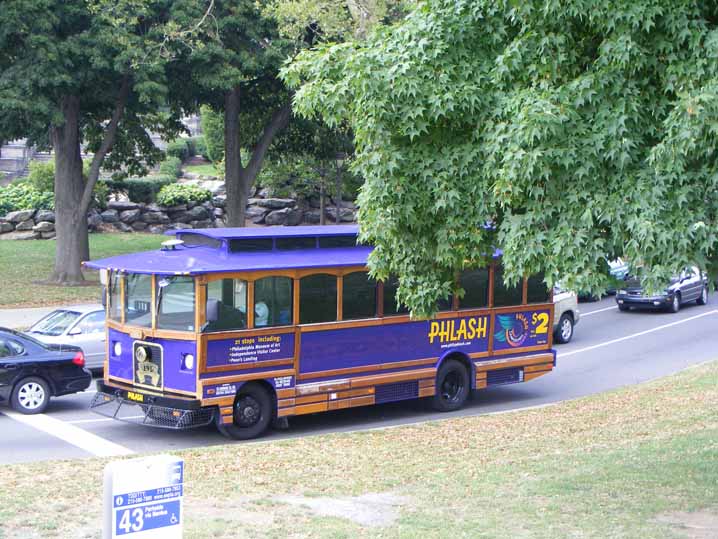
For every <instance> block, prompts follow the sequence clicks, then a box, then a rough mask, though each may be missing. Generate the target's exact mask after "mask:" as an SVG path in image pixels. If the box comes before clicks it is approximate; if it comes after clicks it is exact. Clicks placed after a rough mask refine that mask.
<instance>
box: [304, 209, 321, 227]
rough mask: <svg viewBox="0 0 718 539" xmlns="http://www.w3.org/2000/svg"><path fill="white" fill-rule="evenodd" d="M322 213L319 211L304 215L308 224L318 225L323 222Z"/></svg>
mask: <svg viewBox="0 0 718 539" xmlns="http://www.w3.org/2000/svg"><path fill="white" fill-rule="evenodd" d="M320 218H321V212H320V211H319V210H312V211H308V212H305V213H304V220H305V221H306V222H307V223H310V224H313V225H318V224H319V221H320V220H321V219H320Z"/></svg>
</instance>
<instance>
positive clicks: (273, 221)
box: [264, 208, 292, 225]
mask: <svg viewBox="0 0 718 539" xmlns="http://www.w3.org/2000/svg"><path fill="white" fill-rule="evenodd" d="M291 211H292V210H291V209H290V208H282V209H281V210H274V211H270V212H269V213H268V214H267V216H266V217H265V218H264V223H265V224H267V225H285V224H287V219H288V218H289V214H290V213H291Z"/></svg>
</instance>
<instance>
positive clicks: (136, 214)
mask: <svg viewBox="0 0 718 539" xmlns="http://www.w3.org/2000/svg"><path fill="white" fill-rule="evenodd" d="M140 215H142V210H140V209H139V208H135V209H133V210H124V211H122V212H120V221H122V222H123V223H127V224H128V225H130V224H132V223H134V222H135V221H137V220H138V219H139V218H140Z"/></svg>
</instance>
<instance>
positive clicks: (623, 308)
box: [618, 303, 628, 312]
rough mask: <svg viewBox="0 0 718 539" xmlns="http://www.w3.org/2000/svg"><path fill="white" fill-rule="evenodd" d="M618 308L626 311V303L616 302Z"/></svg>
mask: <svg viewBox="0 0 718 539" xmlns="http://www.w3.org/2000/svg"><path fill="white" fill-rule="evenodd" d="M618 310H619V311H623V312H626V311H627V310H628V305H623V304H622V303H619V304H618Z"/></svg>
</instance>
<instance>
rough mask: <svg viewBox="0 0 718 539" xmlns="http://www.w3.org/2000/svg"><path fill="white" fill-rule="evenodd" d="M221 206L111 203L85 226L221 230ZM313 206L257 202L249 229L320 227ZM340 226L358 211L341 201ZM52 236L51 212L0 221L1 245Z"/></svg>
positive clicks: (218, 202)
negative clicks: (2, 243) (296, 226)
mask: <svg viewBox="0 0 718 539" xmlns="http://www.w3.org/2000/svg"><path fill="white" fill-rule="evenodd" d="M225 201H226V197H225V196H224V195H222V194H219V195H216V196H214V197H213V198H212V200H211V201H209V202H204V203H202V204H192V203H190V204H182V205H179V206H173V207H164V206H158V205H157V204H138V203H135V202H130V201H122V200H112V201H110V202H109V203H108V204H107V209H106V210H105V211H103V212H100V211H98V210H95V209H93V210H90V213H88V215H87V224H88V226H89V228H90V230H91V231H94V232H150V233H154V234H161V233H163V232H165V231H166V230H172V229H180V228H213V227H223V226H225V210H224V208H225ZM314 202H315V201H312V203H309V202H304V201H301V202H298V201H296V200H294V199H291V198H272V197H269V196H266V197H261V196H260V197H256V198H250V199H249V201H248V205H247V215H246V217H247V224H250V223H251V224H254V225H267V226H274V225H287V226H295V225H299V224H318V223H319V218H320V211H319V209H317V208H315V207H314V205H315V204H314ZM325 214H326V216H327V220H326V221H327V223H334V222H335V221H336V218H335V216H336V208H335V207H328V208H326V210H325ZM339 215H340V218H341V222H345V223H351V222H354V221H355V220H356V207H355V206H354V205H353V204H352V203H351V202H342V207H341V208H340V212H339ZM54 237H55V213H54V212H52V211H49V210H20V211H15V212H11V213H9V214H7V215H6V216H4V217H0V240H34V239H52V238H54Z"/></svg>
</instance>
